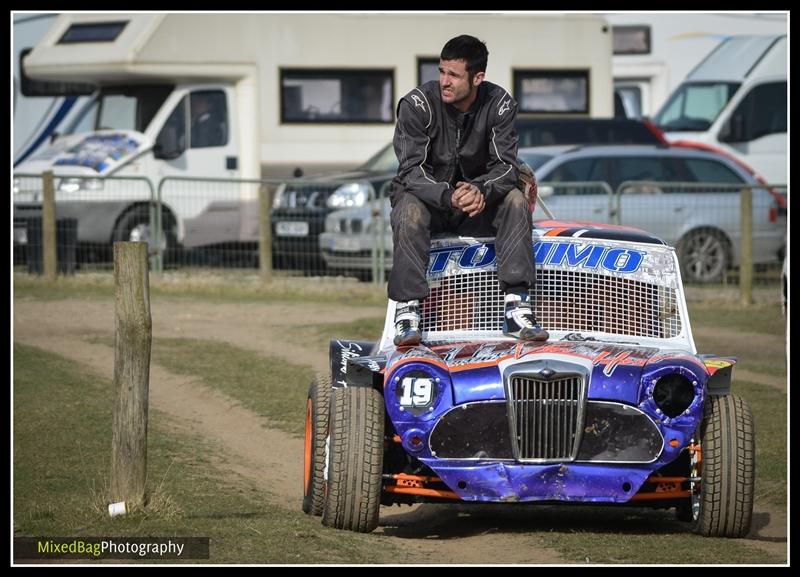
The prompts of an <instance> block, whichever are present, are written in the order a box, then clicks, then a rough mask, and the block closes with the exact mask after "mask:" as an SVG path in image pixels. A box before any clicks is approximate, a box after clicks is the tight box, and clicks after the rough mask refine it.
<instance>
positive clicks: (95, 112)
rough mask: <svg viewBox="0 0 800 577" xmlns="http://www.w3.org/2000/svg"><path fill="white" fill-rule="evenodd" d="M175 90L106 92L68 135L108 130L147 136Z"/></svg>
mask: <svg viewBox="0 0 800 577" xmlns="http://www.w3.org/2000/svg"><path fill="white" fill-rule="evenodd" d="M172 90H173V87H172V86H168V85H154V86H146V85H145V86H124V87H123V86H113V87H106V88H103V89H102V90H100V92H98V93H97V95H96V96H95V98H94V100H92V102H91V104H90V105H88V106H87V107H86V108H84V109H83V110H82V111H81V112H80V114H79V115H78V117H77V118H76V119H75V121H74V122H73V124H72V125H71V126H70V127H69V129H68V130H67V131H66V133H67V134H77V133H80V132H88V131H91V130H105V129H110V130H137V131H139V132H144V131H145V130H146V129H147V126H148V125H149V124H150V122H151V121H152V120H153V117H154V116H155V114H156V112H158V110H159V108H161V106H162V105H163V104H164V101H165V100H166V99H167V96H169V95H170V93H171V92H172Z"/></svg>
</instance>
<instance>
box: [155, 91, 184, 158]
mask: <svg viewBox="0 0 800 577" xmlns="http://www.w3.org/2000/svg"><path fill="white" fill-rule="evenodd" d="M184 150H186V98H183V99H181V101H180V103H179V104H178V105H177V106H176V107H175V110H173V111H172V114H170V115H169V118H167V121H166V122H165V123H164V127H163V128H162V129H161V132H159V133H158V137H156V143H155V146H154V147H153V155H154V156H155V157H156V158H164V159H167V160H172V159H173V158H178V157H179V156H180V155H181V154H182V153H183V151H184Z"/></svg>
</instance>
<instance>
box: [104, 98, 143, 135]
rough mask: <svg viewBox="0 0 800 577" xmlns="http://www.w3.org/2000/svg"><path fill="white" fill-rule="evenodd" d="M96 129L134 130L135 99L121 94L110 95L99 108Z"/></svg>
mask: <svg viewBox="0 0 800 577" xmlns="http://www.w3.org/2000/svg"><path fill="white" fill-rule="evenodd" d="M98 128H99V129H100V130H104V129H107V128H120V129H124V130H135V128H136V99H135V98H132V97H130V96H125V95H123V94H111V95H109V96H107V97H106V98H104V99H103V101H102V103H101V107H100V121H99V122H98Z"/></svg>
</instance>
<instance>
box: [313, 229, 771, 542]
mask: <svg viewBox="0 0 800 577" xmlns="http://www.w3.org/2000/svg"><path fill="white" fill-rule="evenodd" d="M532 240H533V246H532V249H533V252H534V255H535V259H536V267H537V283H536V286H535V288H533V289H532V290H531V297H532V300H533V302H534V306H535V311H536V316H537V318H538V319H539V321H540V322H541V324H542V326H543V327H544V328H546V329H547V330H548V331H549V333H550V339H549V340H548V341H547V342H544V343H538V342H537V343H524V342H519V341H516V340H513V339H509V338H507V337H504V336H503V335H502V332H501V326H502V306H503V296H502V294H501V293H500V291H499V287H498V281H497V275H496V267H495V251H494V245H493V241H492V239H474V238H463V237H449V238H441V239H437V240H435V241H434V243H433V245H432V248H431V253H430V260H429V267H428V283H429V287H430V295H429V296H428V298H427V299H425V300H424V301H423V304H422V319H421V328H422V331H423V340H422V343H421V344H420V345H418V346H414V347H405V348H397V347H395V346H394V344H393V342H392V337H393V334H394V333H393V319H394V306H395V303H394V302H391V301H390V303H389V306H388V310H387V315H386V323H385V326H384V331H383V335H382V337H381V338H380V340H379V341H378V342H377V343H372V342H370V343H367V342H359V341H350V340H343V339H340V340H334V341H332V342H331V349H330V359H331V374H330V376H326V377H319V378H317V379H316V380H315V381H314V382H313V383H312V384H311V387H310V391H309V395H308V403H307V412H306V415H307V417H306V435H305V475H304V499H303V510H304V511H306V512H307V513H310V514H317V515H318V514H321V515H322V522H323V524H325V525H328V526H331V527H337V528H340V529H349V530H353V531H371V530H373V529H374V528H375V527H376V526H377V524H378V520H379V519H378V517H379V506H380V505H381V504H393V503H415V502H433V501H450V502H454V501H464V502H498V503H500V502H503V503H508V502H520V503H522V502H550V503H552V502H572V503H607V504H633V505H638V506H651V507H662V508H666V507H674V508H675V509H676V513H677V515H678V518H680V519H683V520H685V521H688V522H690V523H691V524H692V528H693V530H694V531H696V532H697V533H700V534H703V535H708V536H725V537H741V536H744V535H745V534H747V532H748V531H749V528H750V523H751V518H752V508H753V486H754V474H755V467H754V455H755V453H754V433H753V421H752V416H751V412H750V409H749V406H748V404H747V402H746V401H745V400H744V399H742V398H740V397H738V396H736V395H734V394H732V393H731V373H732V367H733V365H734V363H735V360H734V359H731V358H726V357H718V356H713V355H702V354H698V353H697V351H696V348H695V345H694V340H693V338H692V332H691V327H690V324H689V318H688V314H687V309H686V302H685V299H684V294H683V287H682V283H681V277H680V269H679V266H678V261H677V258H676V255H675V251H674V249H673V248H671V247H669V246H667V245H666V244H665V243H664V242H663V241H661V240H660V239H658V238H656V237H654V236H651V235H649V234H647V233H645V232H643V231H641V230H638V229H632V228H628V227H619V226H610V225H596V224H588V223H571V222H557V221H539V222H538V223H537V225H536V227H535V228H534V232H533V239H532Z"/></svg>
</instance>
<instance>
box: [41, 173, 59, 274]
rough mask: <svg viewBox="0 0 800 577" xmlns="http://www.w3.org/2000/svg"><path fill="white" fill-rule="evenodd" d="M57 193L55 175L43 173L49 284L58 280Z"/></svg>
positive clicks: (44, 255) (44, 260) (45, 267)
mask: <svg viewBox="0 0 800 577" xmlns="http://www.w3.org/2000/svg"><path fill="white" fill-rule="evenodd" d="M56 258H57V257H56V192H55V186H54V185H53V173H52V171H47V172H44V173H42V272H43V273H44V279H45V280H46V281H49V282H55V280H56V268H57V262H56Z"/></svg>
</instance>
